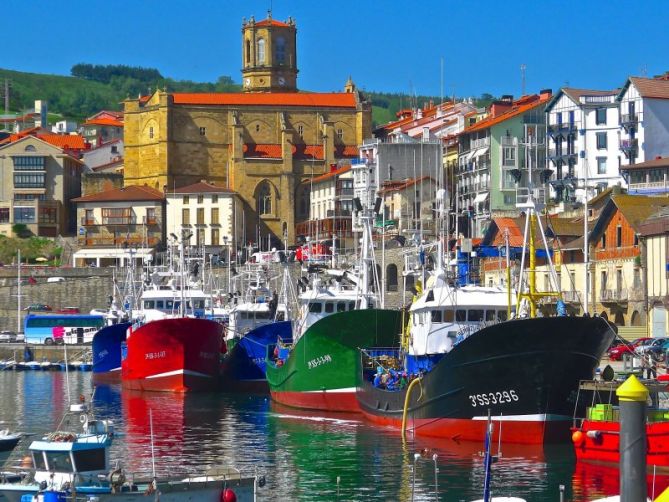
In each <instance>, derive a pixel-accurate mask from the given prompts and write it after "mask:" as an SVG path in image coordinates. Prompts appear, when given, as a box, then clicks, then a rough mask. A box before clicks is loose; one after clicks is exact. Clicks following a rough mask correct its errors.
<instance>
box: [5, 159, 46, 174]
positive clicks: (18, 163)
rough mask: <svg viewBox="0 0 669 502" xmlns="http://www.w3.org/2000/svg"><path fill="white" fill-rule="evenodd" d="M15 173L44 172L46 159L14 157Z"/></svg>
mask: <svg viewBox="0 0 669 502" xmlns="http://www.w3.org/2000/svg"><path fill="white" fill-rule="evenodd" d="M12 160H13V161H14V171H44V157H14V158H13V159H12Z"/></svg>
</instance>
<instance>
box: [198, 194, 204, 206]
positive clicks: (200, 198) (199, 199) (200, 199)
mask: <svg viewBox="0 0 669 502" xmlns="http://www.w3.org/2000/svg"><path fill="white" fill-rule="evenodd" d="M197 203H198V204H203V203H204V195H198V196H197Z"/></svg>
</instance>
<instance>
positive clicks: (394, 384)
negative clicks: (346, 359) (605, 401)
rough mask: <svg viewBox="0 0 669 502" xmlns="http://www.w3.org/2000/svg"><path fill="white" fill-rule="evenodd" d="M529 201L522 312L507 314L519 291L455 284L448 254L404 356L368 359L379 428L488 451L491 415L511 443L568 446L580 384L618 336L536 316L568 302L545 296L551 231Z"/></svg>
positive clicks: (415, 311) (368, 399)
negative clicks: (509, 298) (539, 273)
mask: <svg viewBox="0 0 669 502" xmlns="http://www.w3.org/2000/svg"><path fill="white" fill-rule="evenodd" d="M519 190H520V189H519ZM523 195H524V198H521V197H520V194H519V195H518V201H519V204H518V205H519V207H522V208H523V210H525V211H527V221H526V227H525V228H526V231H525V243H526V244H524V245H523V252H522V257H523V258H522V260H523V262H522V263H521V270H520V275H519V277H520V278H521V280H522V279H523V277H524V275H523V270H524V257H525V255H526V254H528V255H529V267H528V268H527V276H528V278H527V282H526V283H522V282H521V284H520V286H519V287H518V289H517V291H519V293H518V294H517V295H516V301H515V305H512V302H507V305H508V306H507V307H503V306H502V305H503V303H502V298H504V296H506V295H510V294H511V291H509V290H497V291H494V290H491V289H490V288H483V287H480V286H464V287H459V286H457V285H456V284H454V283H453V282H452V281H449V278H448V277H447V275H446V273H445V272H444V270H443V268H442V264H441V262H442V259H441V255H442V253H441V250H440V252H439V253H438V258H437V259H438V264H437V268H436V271H435V273H434V276H433V277H432V278H431V279H430V280H429V281H428V283H427V284H426V288H425V290H424V291H422V293H421V294H420V295H419V296H418V297H417V298H416V300H415V302H414V303H413V304H412V306H411V308H410V316H409V317H410V319H409V323H408V327H407V332H406V334H405V336H404V337H403V340H402V346H401V347H400V349H399V350H397V351H395V352H388V353H387V354H385V357H386V358H387V364H383V361H381V360H380V359H379V355H380V354H379V353H378V352H374V351H366V352H364V351H363V353H362V356H361V357H362V362H361V371H360V373H359V378H358V384H357V385H358V392H357V399H358V402H359V405H360V408H361V409H362V412H363V413H364V415H365V416H366V417H367V418H368V419H369V420H370V421H372V422H374V423H377V424H383V425H390V426H393V427H398V428H401V430H402V432H403V433H404V431H405V429H406V427H407V425H408V427H409V429H410V430H411V431H413V433H414V434H416V435H425V436H436V437H446V438H449V437H450V438H456V439H460V440H471V441H481V440H483V438H484V435H485V433H486V415H487V412H488V410H490V412H491V414H492V420H493V421H494V422H496V423H497V422H499V424H500V426H499V427H497V428H496V430H495V434H497V435H498V434H500V431H502V430H503V435H502V440H503V441H505V442H512V443H526V444H532V443H546V442H554V441H564V440H567V438H568V432H569V425H570V422H571V417H572V414H573V410H574V406H575V404H576V402H575V398H576V394H577V390H578V385H579V382H580V381H581V380H584V379H591V378H592V377H593V376H594V373H595V369H596V368H597V366H598V365H599V361H600V359H601V357H602V355H603V354H604V352H605V351H606V349H607V348H608V346H609V345H610V343H611V341H612V340H613V338H614V337H615V335H616V331H615V327H614V326H612V325H611V324H610V323H609V322H608V321H606V320H605V319H602V318H599V317H588V316H584V317H567V316H566V315H558V316H551V317H537V316H536V312H537V310H538V300H539V298H546V297H550V296H555V297H558V298H559V297H560V294H559V293H555V292H538V291H537V288H536V284H535V281H536V272H535V267H536V254H537V253H536V251H537V250H536V248H535V244H534V243H535V226H536V225H539V228H540V230H541V233H542V236H543V230H542V229H541V222H540V220H538V219H537V217H536V214H535V210H536V209H537V208H536V206H535V200H534V198H533V194H532V192H530V191H529V190H528V191H526V192H525V193H524V194H523ZM537 199H539V198H538V197H537ZM537 240H538V239H537ZM543 241H544V243H545V236H544V237H543ZM527 248H529V250H528V249H527ZM507 256H509V253H508V252H507ZM545 256H546V257H547V261H548V263H549V265H552V262H551V258H550V253H548V251H547V252H546V255H545ZM507 268H508V266H507ZM553 283H554V284H556V283H557V281H555V280H554V281H553ZM508 284H510V281H509V283H508ZM514 307H517V309H518V312H517V313H514V316H513V317H514V318H512V316H511V315H509V314H510V313H511V312H514V311H515V310H516V308H514ZM384 374H389V375H390V377H389V378H390V384H388V380H386V382H384V381H383V375H384Z"/></svg>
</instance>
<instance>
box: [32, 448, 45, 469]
mask: <svg viewBox="0 0 669 502" xmlns="http://www.w3.org/2000/svg"><path fill="white" fill-rule="evenodd" d="M33 464H34V465H35V469H37V470H40V471H45V470H46V462H45V461H44V454H43V453H42V452H41V451H34V452H33Z"/></svg>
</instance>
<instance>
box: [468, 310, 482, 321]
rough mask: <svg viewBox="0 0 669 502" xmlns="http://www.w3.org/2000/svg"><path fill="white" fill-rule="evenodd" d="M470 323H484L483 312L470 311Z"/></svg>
mask: <svg viewBox="0 0 669 502" xmlns="http://www.w3.org/2000/svg"><path fill="white" fill-rule="evenodd" d="M468 320H470V321H482V320H483V310H478V309H476V310H474V309H472V310H470V311H469V319H468Z"/></svg>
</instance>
